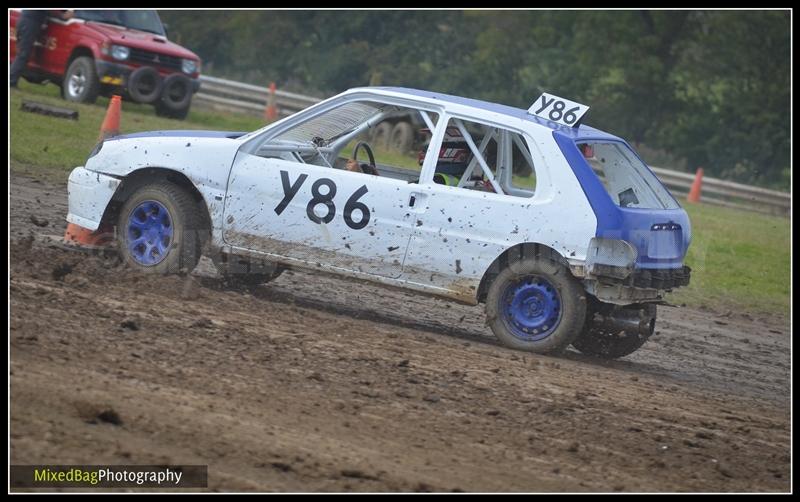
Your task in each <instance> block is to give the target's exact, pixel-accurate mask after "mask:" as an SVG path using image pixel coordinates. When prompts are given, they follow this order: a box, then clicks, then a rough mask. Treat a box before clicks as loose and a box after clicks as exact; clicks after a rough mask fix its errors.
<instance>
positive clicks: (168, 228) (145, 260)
mask: <svg viewBox="0 0 800 502" xmlns="http://www.w3.org/2000/svg"><path fill="white" fill-rule="evenodd" d="M125 232H126V234H127V237H128V239H127V240H128V253H129V254H130V256H131V257H132V258H133V259H134V260H135V261H136V262H137V263H139V264H141V265H144V266H148V267H150V266H153V265H158V264H159V263H161V262H162V261H163V260H164V258H166V257H167V253H169V249H170V246H171V245H172V233H173V227H172V218H171V217H170V214H169V211H167V208H166V207H164V205H163V204H161V203H160V202H157V201H154V200H146V201H144V202H142V203H141V204H139V205H138V206H136V208H134V210H133V211H131V214H130V215H129V216H128V225H127V228H126V229H125Z"/></svg>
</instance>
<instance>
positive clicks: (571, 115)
mask: <svg viewBox="0 0 800 502" xmlns="http://www.w3.org/2000/svg"><path fill="white" fill-rule="evenodd" d="M588 111H589V107H588V106H586V105H582V104H580V103H576V102H575V101H570V100H568V99H564V98H560V97H558V96H554V95H552V94H548V93H546V92H543V93H542V95H541V96H539V97H538V98H536V101H534V102H533V105H531V107H530V108H528V113H529V114H531V115H535V116H537V117H539V118H542V119H544V120H548V121H551V122H556V123H558V124H562V125H565V126H569V127H578V126H579V125H580V123H581V120H582V119H583V116H584V115H585V114H586V112H588Z"/></svg>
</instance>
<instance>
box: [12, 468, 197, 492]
mask: <svg viewBox="0 0 800 502" xmlns="http://www.w3.org/2000/svg"><path fill="white" fill-rule="evenodd" d="M10 484H11V487H12V488H165V489H168V488H205V487H207V486H208V466H206V465H170V466H165V465H12V466H11V479H10Z"/></svg>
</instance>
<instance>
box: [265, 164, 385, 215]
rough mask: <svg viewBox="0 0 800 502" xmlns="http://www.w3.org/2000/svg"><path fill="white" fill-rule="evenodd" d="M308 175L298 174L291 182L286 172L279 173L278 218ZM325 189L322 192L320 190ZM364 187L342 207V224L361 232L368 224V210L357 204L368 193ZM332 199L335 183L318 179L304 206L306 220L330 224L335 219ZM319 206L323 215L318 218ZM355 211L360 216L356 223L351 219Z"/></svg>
mask: <svg viewBox="0 0 800 502" xmlns="http://www.w3.org/2000/svg"><path fill="white" fill-rule="evenodd" d="M307 178H308V175H307V174H305V173H303V174H300V175H299V176H298V177H297V179H295V180H294V181H292V180H291V179H290V177H289V172H288V171H283V170H282V171H281V185H282V186H283V199H281V201H280V202H279V203H278V205H277V206H275V213H276V214H277V215H279V216H280V214H281V213H283V211H284V209H286V206H288V205H289V203H291V202H292V199H294V197H295V196H296V195H297V192H299V191H300V188H301V187H302V186H303V183H305V181H306V179H307ZM323 187H325V190H324V191H323V190H322V188H323ZM368 191H369V190H368V189H367V186H366V185H361V187H360V188H359V189H357V190H356V191H355V192H353V194H352V195H350V197H349V198H348V199H347V202H345V205H344V212H343V217H344V222H345V224H346V225H347V226H348V227H350V228H352V229H353V230H361V229H362V228H364V227H366V226H367V224H368V223H369V217H370V213H369V208H368V207H367V206H366V204H364V203H363V202H359V199H360V198H361V197H362V196H363V195H364V194H366V193H367V192H368ZM334 197H336V182H335V181H333V180H332V179H330V178H319V179H318V180H316V181H314V183H313V184H312V185H311V199H310V200H309V201H308V205H307V206H306V215H308V219H309V220H311V221H313V222H314V223H318V224H322V223H330V222H331V221H333V219H334V218H335V217H336V203H335V202H334ZM319 206H324V209H323V211H325V213H324V214H322V215H321V216H319V215H318V214H317V208H318V207H319ZM354 211H357V212H359V213H361V214H360V216H359V219H358V221H356V220H355V219H353V213H354Z"/></svg>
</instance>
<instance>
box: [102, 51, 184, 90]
mask: <svg viewBox="0 0 800 502" xmlns="http://www.w3.org/2000/svg"><path fill="white" fill-rule="evenodd" d="M95 68H96V69H97V76H98V78H99V79H100V82H101V83H103V84H109V85H116V86H120V87H122V88H126V87H127V85H128V77H129V76H130V74H131V73H133V71H134V70H136V69H137V68H138V67H133V66H130V65H127V64H124V63H113V62H111V61H103V60H102V59H97V60H95ZM186 78H188V79H189V80H190V81H191V82H192V94H196V93H197V91H199V90H200V79H199V78H191V77H189V76H188V75H186Z"/></svg>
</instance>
